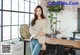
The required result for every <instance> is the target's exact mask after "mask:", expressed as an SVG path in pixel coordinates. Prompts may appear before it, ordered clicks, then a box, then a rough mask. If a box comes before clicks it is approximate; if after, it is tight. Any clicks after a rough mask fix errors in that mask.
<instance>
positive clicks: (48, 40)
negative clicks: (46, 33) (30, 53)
mask: <svg viewBox="0 0 80 55" xmlns="http://www.w3.org/2000/svg"><path fill="white" fill-rule="evenodd" d="M27 41H30V40H29V39H24V55H26V42H27ZM46 43H48V44H60V45H64V46H69V47H70V46H73V48H77V49H80V41H74V40H64V39H58V38H48V37H46Z"/></svg>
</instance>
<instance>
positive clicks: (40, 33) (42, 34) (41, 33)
mask: <svg viewBox="0 0 80 55" xmlns="http://www.w3.org/2000/svg"><path fill="white" fill-rule="evenodd" d="M38 35H41V36H46V35H45V34H44V33H43V32H41V31H40V32H39V33H38Z"/></svg>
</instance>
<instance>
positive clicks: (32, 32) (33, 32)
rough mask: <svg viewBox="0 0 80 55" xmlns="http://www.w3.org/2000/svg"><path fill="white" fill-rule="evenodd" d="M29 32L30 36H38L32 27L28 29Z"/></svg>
mask: <svg viewBox="0 0 80 55" xmlns="http://www.w3.org/2000/svg"><path fill="white" fill-rule="evenodd" d="M29 32H30V34H31V35H37V34H38V31H36V30H35V27H34V26H33V27H30V28H29Z"/></svg>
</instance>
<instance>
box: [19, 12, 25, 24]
mask: <svg viewBox="0 0 80 55" xmlns="http://www.w3.org/2000/svg"><path fill="white" fill-rule="evenodd" d="M19 24H24V13H19Z"/></svg>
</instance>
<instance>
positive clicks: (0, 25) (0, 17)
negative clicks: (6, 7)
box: [0, 11, 1, 26]
mask: <svg viewBox="0 0 80 55" xmlns="http://www.w3.org/2000/svg"><path fill="white" fill-rule="evenodd" d="M0 26H1V11H0Z"/></svg>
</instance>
